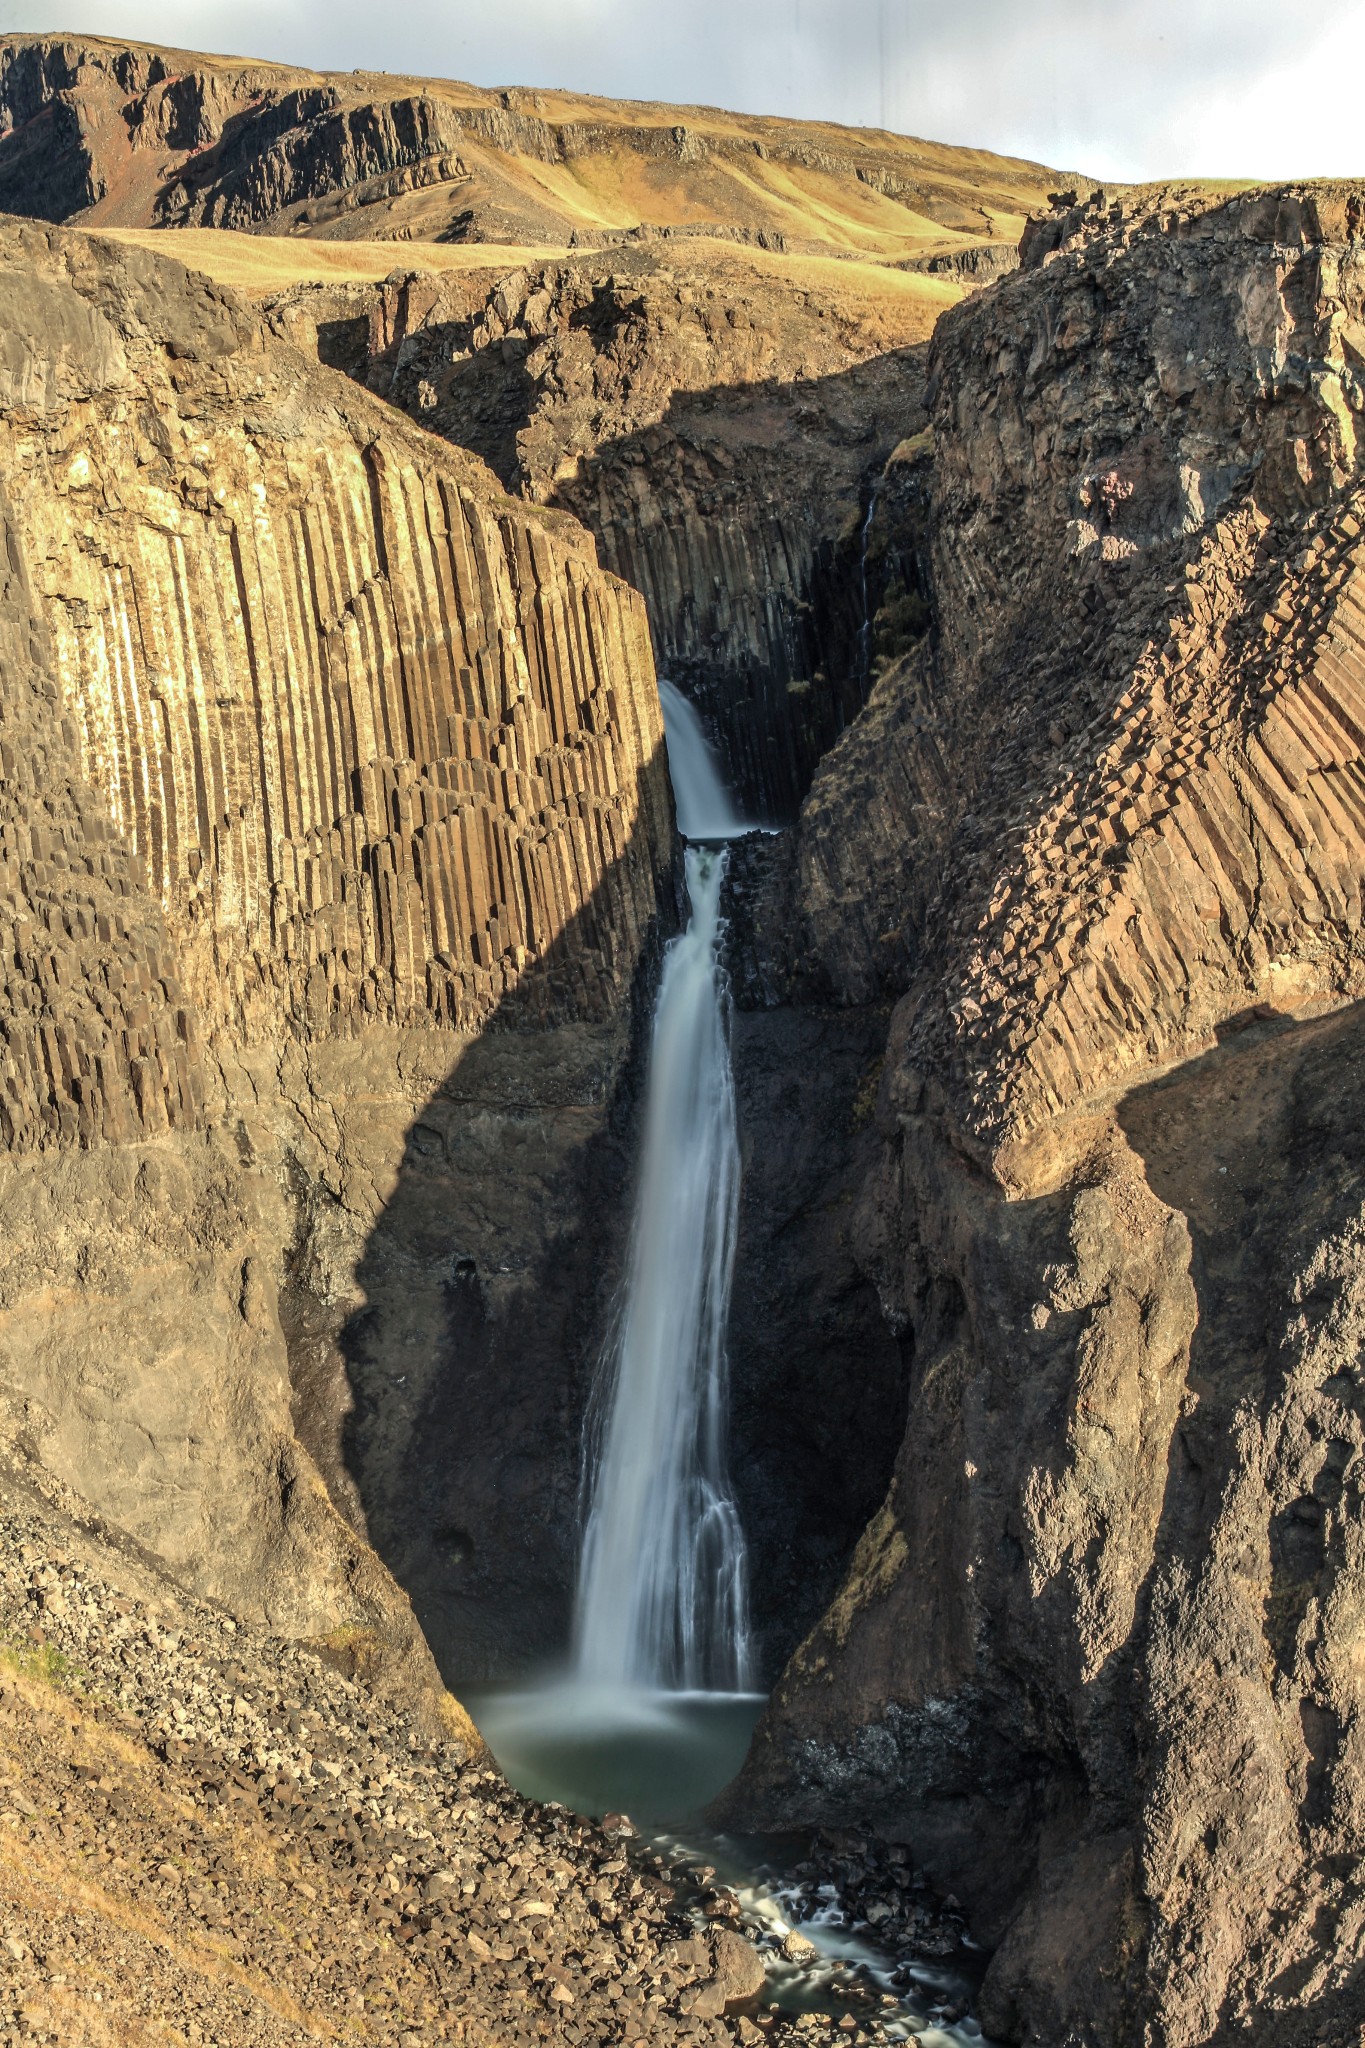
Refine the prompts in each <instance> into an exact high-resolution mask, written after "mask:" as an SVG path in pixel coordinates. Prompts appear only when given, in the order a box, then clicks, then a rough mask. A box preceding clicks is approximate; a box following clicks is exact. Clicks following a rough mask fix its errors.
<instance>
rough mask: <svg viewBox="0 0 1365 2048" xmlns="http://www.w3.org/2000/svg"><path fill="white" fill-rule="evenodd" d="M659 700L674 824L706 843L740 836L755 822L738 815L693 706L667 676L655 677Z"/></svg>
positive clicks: (714, 753)
mask: <svg viewBox="0 0 1365 2048" xmlns="http://www.w3.org/2000/svg"><path fill="white" fill-rule="evenodd" d="M659 702H660V704H661V705H662V706H663V714H664V734H665V739H666V742H667V746H668V779H669V781H670V782H671V783H672V784H673V808H674V810H675V811H676V812H677V817H678V830H679V831H680V832H681V833H682V836H683V838H684V839H691V840H693V841H696V840H705V841H707V842H708V843H714V842H715V841H716V840H721V839H739V838H741V837H742V836H743V835H744V833H746V832H748V831H751V830H752V829H753V828H752V827H751V826H749V825H748V824H746V823H745V821H744V819H743V818H741V817H740V815H739V812H738V811H737V810H736V809H735V806H734V803H733V801H732V800H731V797H730V793H729V791H728V790H727V789H726V787H725V784H724V782H723V781H722V780H721V773H720V765H719V763H718V761H717V759H716V750H715V748H714V747H713V746H712V744H711V742H710V740H709V739H708V738H707V736H706V731H705V728H704V727H703V725H702V722H701V719H700V718H699V717H698V716H697V712H696V709H695V707H694V706H693V705H692V704H690V703H689V702H688V700H687V698H686V697H684V695H683V693H682V691H681V690H680V689H679V688H678V686H677V684H676V683H670V682H669V680H668V678H667V676H660V677H659Z"/></svg>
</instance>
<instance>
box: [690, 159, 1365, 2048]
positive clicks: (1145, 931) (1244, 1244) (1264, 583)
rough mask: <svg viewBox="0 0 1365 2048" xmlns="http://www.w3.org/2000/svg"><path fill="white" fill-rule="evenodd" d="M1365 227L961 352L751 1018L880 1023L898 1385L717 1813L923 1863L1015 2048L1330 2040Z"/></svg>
mask: <svg viewBox="0 0 1365 2048" xmlns="http://www.w3.org/2000/svg"><path fill="white" fill-rule="evenodd" d="M1358 220H1359V199H1358V195H1356V194H1355V193H1354V191H1352V190H1350V189H1348V188H1340V187H1326V186H1324V187H1313V188H1306V189H1303V190H1292V191H1285V192H1281V193H1272V194H1256V195H1247V196H1244V197H1239V198H1236V199H1233V200H1229V201H1226V202H1218V201H1214V200H1211V199H1209V198H1208V197H1202V198H1201V197H1198V196H1196V195H1191V194H1180V193H1165V194H1156V195H1150V196H1147V197H1144V198H1141V199H1139V200H1138V201H1137V202H1135V203H1132V204H1129V205H1128V206H1126V207H1118V206H1115V207H1114V208H1113V210H1112V212H1110V211H1109V210H1108V209H1107V207H1106V205H1105V204H1104V203H1103V202H1099V203H1097V204H1096V205H1095V206H1094V207H1092V208H1091V209H1089V210H1088V211H1082V210H1078V211H1077V212H1076V213H1074V214H1073V215H1072V216H1070V217H1069V218H1066V217H1062V218H1059V220H1058V221H1057V222H1055V223H1053V224H1051V225H1050V226H1049V228H1048V229H1047V231H1046V232H1045V233H1040V234H1039V235H1037V236H1035V237H1033V239H1032V244H1031V246H1029V245H1026V251H1025V256H1026V267H1025V270H1024V272H1023V273H1022V274H1021V275H1019V276H1017V277H1015V278H1012V279H1010V280H1008V281H1007V282H1006V283H1005V284H1004V285H1003V286H1001V287H999V288H998V289H996V290H994V291H992V292H989V293H987V294H985V295H984V296H982V297H981V298H979V299H978V300H976V301H974V302H973V303H972V304H971V305H969V306H967V307H964V308H961V309H959V310H957V311H956V312H954V313H952V314H950V315H949V316H948V317H947V318H946V319H945V320H944V321H943V322H942V324H941V326H940V328H939V332H938V335H937V337H936V341H935V346H934V353H933V362H932V366H931V367H932V381H931V386H930V391H931V409H932V426H933V434H934V453H933V466H932V472H931V474H930V476H929V480H928V540H927V561H926V567H927V571H928V575H929V580H930V582H931V586H932V597H933V604H934V614H935V621H936V630H935V632H934V633H933V634H932V635H931V636H930V638H929V639H928V640H926V641H925V642H923V643H922V644H920V645H919V646H918V647H917V648H915V649H914V650H913V651H912V652H910V653H909V654H908V655H906V656H905V657H904V658H902V659H901V660H900V661H899V662H895V663H892V664H890V665H888V666H884V668H883V670H882V673H881V674H880V675H879V678H878V681H877V683H876V686H875V688H874V690H873V694H872V697H871V701H870V703H869V706H868V709H867V711H866V712H865V713H864V714H863V717H862V718H861V719H860V721H859V722H858V725H857V726H855V727H854V728H853V730H852V731H851V732H850V733H849V734H848V735H847V736H846V738H845V739H844V740H843V741H842V742H841V743H840V744H839V746H838V747H836V749H835V750H834V752H833V753H832V755H831V756H830V758H829V760H828V762H827V763H826V764H825V765H824V767H823V768H822V769H821V771H820V774H819V775H818V777H817V780H816V784H815V787H814V788H813V790H812V793H811V796H810V798H809V799H808V801H807V804H806V806H805V809H804V811H803V817H802V824H801V828H800V831H799V834H798V841H797V846H796V848H795V851H794V853H793V856H792V858H791V860H790V861H789V862H788V863H786V865H785V867H782V864H781V863H780V862H779V863H778V866H779V868H780V869H781V870H782V871H781V873H780V875H779V878H778V881H777V882H770V883H769V884H768V885H767V887H768V890H769V897H768V903H767V908H766V910H765V907H764V904H763V902H762V901H761V900H760V902H759V904H758V907H757V909H756V910H755V911H754V913H753V916H752V918H751V920H750V924H751V939H750V943H751V947H752V948H753V949H754V950H756V953H757V955H758V956H761V957H760V958H759V967H760V969H761V972H757V973H756V976H755V979H754V983H753V985H754V986H756V987H758V988H760V989H761V990H763V991H764V992H765V993H766V994H767V996H768V997H769V998H770V999H771V997H772V996H774V995H778V996H782V995H787V996H790V995H791V994H792V993H793V992H795V993H797V994H799V993H800V992H801V991H802V990H803V989H805V990H808V991H809V990H816V991H821V990H823V991H824V993H825V995H826V997H828V996H830V995H833V996H835V997H836V998H837V997H838V996H839V995H840V994H842V995H843V997H844V999H845V1000H847V999H849V998H853V999H865V998H866V995H867V993H868V991H870V990H875V989H877V988H882V989H886V990H888V991H890V992H895V991H897V990H904V991H905V993H904V995H903V997H902V1000H901V1001H900V1003H899V1004H898V1007H897V1009H896V1012H895V1015H894V1018H893V1022H892V1028H891V1034H890V1041H889V1045H888V1048H887V1058H886V1066H885V1070H884V1074H883V1079H882V1084H881V1091H880V1099H879V1106H878V1121H879V1127H880V1130H881V1134H882V1141H883V1154H882V1161H881V1165H880V1167H879V1168H878V1170H877V1171H876V1172H875V1173H874V1174H873V1176H872V1177H871V1179H870V1180H869V1182H868V1183H867V1185H866V1187H865V1189H864V1193H863V1197H862V1202H861V1209H860V1221H859V1225H858V1233H859V1240H860V1246H861V1257H862V1259H863V1261H864V1264H865V1268H866V1270H867V1271H868V1272H869V1273H870V1274H872V1275H873V1276H875V1279H876V1281H877V1284H878V1286H879V1289H880V1292H881V1298H882V1302H883V1306H884V1309H885V1311H886V1313H887V1315H888V1316H889V1317H890V1318H891V1320H892V1321H893V1323H894V1324H895V1325H896V1326H897V1327H898V1328H900V1329H901V1330H902V1331H903V1332H904V1334H905V1338H906V1341H907V1342H908V1343H909V1344H911V1345H912V1346H913V1367H912V1372H911V1390H910V1408H909V1417H908V1424H907V1429H906V1434H905V1439H904V1443H903V1446H902V1449H901V1452H900V1457H899V1460H898V1463H897V1468H896V1473H895V1477H894V1480H893V1483H892V1485H891V1488H890V1491H889V1493H888V1495H887V1498H886V1501H885V1503H884V1505H883V1507H882V1509H881V1511H880V1512H879V1514H878V1515H877V1516H876V1517H875V1518H874V1519H873V1521H872V1522H871V1524H870V1525H869V1527H868V1529H867V1532H866V1534H865V1535H864V1538H863V1541H862V1544H861V1546H860V1550H859V1554H858V1556H857V1558H856V1559H855V1562H854V1565H853V1567H852V1569H851V1571H850V1573H849V1576H848V1578H847V1581H846V1583H845V1585H844V1587H843V1589H842V1591H841V1593H840V1594H839V1596H838V1598H837V1599H836V1601H835V1602H834V1604H833V1605H832V1607H831V1608H830V1610H829V1612H828V1614H827V1615H826V1617H825V1618H824V1620H823V1621H822V1623H821V1624H820V1626H819V1627H818V1628H817V1629H816V1630H815V1631H813V1633H812V1634H811V1636H810V1637H809V1638H808V1640H807V1642H806V1643H805V1644H804V1645H803V1646H802V1648H801V1650H800V1651H799V1652H798V1653H797V1655H796V1657H795V1658H794V1659H793V1661H792V1663H791V1665H790V1666H789V1667H788V1670H787V1672H786V1674H785V1676H784V1678H783V1680H782V1682H781V1685H780V1686H779V1688H778V1691H777V1693H776V1695H775V1697H774V1702H773V1705H772V1708H771V1710H770V1712H769V1715H768V1718H767V1721H766V1723H765V1725H764V1727H763V1729H762V1730H761V1732H760V1737H759V1740H758V1742H757V1744H756V1746H755V1751H754V1754H753V1756H752V1757H751V1760H750V1764H749V1766H748V1768H747V1771H746V1774H745V1776H744V1778H742V1779H741V1781H740V1784H739V1786H738V1788H737V1790H736V1792H735V1793H734V1795H732V1798H731V1800H730V1803H729V1806H728V1809H727V1810H728V1813H729V1815H730V1817H732V1818H742V1819H745V1820H747V1821H749V1822H751V1823H756V1822H761V1823H762V1824H763V1825H779V1824H782V1823H784V1822H787V1821H791V1820H793V1819H795V1818H796V1817H797V1816H798V1815H799V1816H800V1817H802V1818H812V1817H824V1818H829V1819H833V1818H835V1817H836V1816H840V1817H845V1816H847V1815H848V1814H849V1813H850V1812H859V1813H862V1814H865V1815H868V1816H873V1815H875V1816H877V1817H878V1818H880V1820H881V1822H882V1824H883V1825H888V1826H892V1827H899V1828H901V1829H903V1830H904V1832H905V1834H906V1838H907V1839H908V1840H910V1841H911V1842H912V1843H913V1844H914V1846H915V1848H916V1850H917V1851H918V1853H919V1854H920V1855H921V1856H922V1857H923V1858H924V1859H925V1861H926V1863H927V1864H928V1866H929V1867H930V1868H931V1869H932V1870H934V1871H935V1872H936V1873H937V1874H938V1875H939V1876H940V1878H941V1879H942V1880H943V1881H944V1882H945V1883H946V1884H948V1885H951V1887H952V1888H953V1889H954V1890H955V1891H957V1892H958V1894H959V1895H960V1896H962V1897H963V1898H965V1899H966V1900H968V1901H969V1902H970V1904H971V1907H972V1910H973V1913H974V1916H975V1921H976V1926H977V1930H978V1932H979V1934H980V1935H981V1936H982V1937H983V1938H984V1939H985V1940H987V1941H988V1942H989V1943H991V1944H992V1946H994V1947H995V1955H994V1959H993V1961H992V1963H991V1967H990V1971H989V1974H988V1977H987V1982H986V1988H985V1994H984V1998H983V2004H982V2017H983V2021H984V2023H985V2025H986V2027H987V2031H988V2032H991V2033H994V2034H998V2035H1000V2036H1001V2037H1003V2038H1006V2039H1011V2040H1020V2041H1025V2040H1027V2041H1030V2042H1037V2043H1039V2044H1041V2043H1043V2042H1053V2041H1055V2040H1057V2039H1059V2038H1062V2037H1063V2036H1065V2038H1068V2039H1072V2040H1076V2041H1085V2042H1096V2043H1100V2042H1110V2041H1112V2042H1115V2043H1118V2042H1126V2041H1129V2040H1132V2039H1133V2038H1135V2037H1136V2036H1137V2034H1138V2033H1140V2032H1143V2031H1144V2030H1146V2031H1150V2032H1152V2033H1153V2035H1154V2036H1159V2037H1160V2038H1161V2039H1163V2040H1166V2041H1169V2042H1172V2043H1195V2042H1205V2041H1210V2040H1213V2039H1219V2040H1221V2039H1223V2038H1224V2036H1225V2034H1226V2035H1227V2036H1228V2037H1229V2038H1230V2037H1231V2033H1232V2032H1233V2031H1235V2032H1236V2034H1237V2037H1238V2038H1239V2039H1253V2040H1255V2039H1260V2038H1262V2037H1264V2038H1266V2039H1267V2040H1269V2039H1271V2038H1279V2037H1281V2035H1282V2033H1283V2028H1284V2026H1285V2025H1286V2023H1287V2015H1288V2014H1291V2013H1292V2014H1297V2015H1299V2016H1302V2015H1303V2014H1305V2013H1307V2014H1309V2015H1311V2016H1312V2017H1313V2018H1314V2019H1315V2020H1317V2019H1320V2020H1321V2021H1322V2023H1323V2024H1324V2025H1327V2026H1328V2027H1329V2028H1330V2025H1331V2024H1332V2023H1337V2022H1343V2021H1346V2020H1349V2019H1351V2017H1352V2015H1353V2014H1354V2012H1355V2008H1354V2006H1353V2004H1352V1999H1353V1996H1354V1994H1353V1992H1352V1991H1351V1989H1350V1985H1351V1971H1352V1967H1353V1964H1352V1958H1353V1955H1354V1944H1355V1940H1356V1932H1355V1930H1356V1927H1357V1924H1358V1916H1359V1910H1360V1909H1359V1904H1358V1902H1357V1893H1356V1885H1355V1879H1354V1876H1353V1875H1352V1873H1353V1871H1354V1869H1355V1867H1356V1864H1357V1862H1358V1859H1359V1854H1360V1846H1361V1843H1360V1834H1359V1825H1360V1823H1359V1811H1360V1801H1361V1786H1362V1775H1361V1773H1362V1762H1361V1759H1360V1757H1359V1755H1358V1754H1357V1750H1358V1744H1357V1742H1356V1736H1355V1731H1356V1728H1357V1725H1358V1723H1359V1720H1360V1700H1359V1693H1358V1687H1357V1681H1356V1678H1355V1676H1354V1673H1355V1669H1356V1663H1357V1661H1358V1659H1357V1636H1358V1611H1359V1607H1360V1599H1361V1579H1360V1563H1359V1559H1358V1557H1357V1549H1358V1546H1357V1544H1356V1541H1355V1535H1354V1526H1355V1516H1356V1510H1355V1507H1354V1501H1355V1490H1356V1486H1357V1484H1358V1474H1359V1472H1360V1469H1361V1466H1360V1452H1361V1448H1362V1437H1361V1434H1360V1426H1359V1421H1358V1417H1357V1414H1356V1408H1357V1393H1356V1389H1355V1366H1356V1349H1357V1335H1356V1321H1357V1315H1358V1309H1357V1304H1356V1300H1355V1295H1356V1282H1355V1278H1354V1253H1353V1251H1352V1249H1351V1248H1352V1246H1353V1245H1354V1244H1355V1242H1356V1238H1357V1235H1358V1231H1359V1220H1360V1219H1359V1200H1360V1195H1359V1190H1360V1182H1359V1168H1358V1161H1357V1149H1358V1148H1357V1138H1356V1132H1357V1128H1358V1114H1357V1108H1356V1090H1357V1087H1358V1073H1359V1068H1358V1060H1359V1048H1358V1039H1359V1030H1358V1019H1357V1014H1356V1008H1355V1005H1356V1002H1357V999H1358V997H1359V995H1360V993H1361V972H1362V957H1361V951H1360V936H1359V934H1360V888H1361V877H1362V872H1363V871H1365V838H1363V837H1362V833H1363V832H1365V823H1363V822H1362V821H1363V820H1365V811H1362V808H1361V803H1360V791H1361V787H1362V782H1361V772H1362V758H1361V749H1362V745H1365V723H1362V717H1363V715H1365V651H1363V650H1365V636H1363V635H1362V632H1361V616H1362V615H1361V610H1360V605H1361V602H1362V592H1365V584H1363V583H1362V580H1361V579H1362V576H1363V575H1365V557H1363V556H1362V553H1361V531H1362V529H1361V497H1362V492H1361V460H1360V449H1359V445H1358V440H1357V430H1356V422H1357V417H1358V413H1359V410H1360V408H1361V406H1362V404H1363V403H1365V387H1362V385H1361V381H1360V371H1361V368H1362V365H1363V364H1365V348H1363V347H1362V344H1365V327H1362V324H1361V322H1362V312H1363V311H1365V299H1363V298H1362V291H1363V289H1365V268H1362V263H1361V258H1360V253H1359V245H1358V242H1357V239H1356V237H1357V224H1358ZM897 848H899V850H900V859H899V861H898V860H897V859H895V858H894V857H893V854H894V851H895V849H897ZM906 849H909V851H910V864H909V870H908V872H907V871H906V862H905V854H906ZM859 880H861V888H858V886H857V885H858V882H859ZM783 890H785V891H786V892H787V894H786V897H785V900H786V901H787V902H788V903H789V904H790V905H791V906H792V910H791V918H792V920H793V924H791V925H789V926H788V928H787V929H786V930H785V931H782V928H781V921H780V918H776V917H775V915H774V912H773V905H774V904H778V905H779V907H780V903H781V901H782V900H784V899H783V897H782V891H783ZM855 890H856V893H857V897H858V906H857V910H858V914H857V916H856V918H854V919H852V920H850V918H849V916H848V915H847V906H848V904H849V902H850V899H851V898H852V897H853V895H854V893H855ZM765 916H766V917H768V918H769V922H768V923H767V924H766V925H765ZM765 932H769V933H772V932H779V933H780V943H779V942H778V941H777V940H773V941H771V942H768V941H765V938H764V933H765ZM765 945H766V951H765ZM1357 2017H1358V2015H1357Z"/></svg>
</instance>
